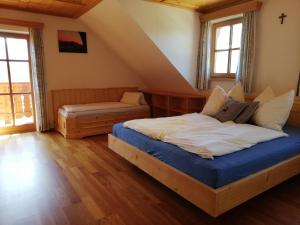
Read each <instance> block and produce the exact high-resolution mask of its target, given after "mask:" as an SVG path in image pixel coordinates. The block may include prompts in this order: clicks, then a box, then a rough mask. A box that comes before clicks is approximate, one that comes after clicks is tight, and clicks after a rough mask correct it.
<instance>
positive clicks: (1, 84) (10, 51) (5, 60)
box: [0, 33, 35, 133]
mask: <svg viewBox="0 0 300 225" xmlns="http://www.w3.org/2000/svg"><path fill="white" fill-rule="evenodd" d="M34 121H35V120H34V110H33V94H32V85H31V71H30V57H29V51H28V36H27V35H23V34H9V33H0V133H5V132H6V131H7V130H9V129H10V130H12V128H20V129H19V130H17V129H14V130H15V131H16V132H17V131H21V130H22V131H25V130H30V129H34Z"/></svg>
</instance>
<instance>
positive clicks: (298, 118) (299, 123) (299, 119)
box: [288, 96, 300, 127]
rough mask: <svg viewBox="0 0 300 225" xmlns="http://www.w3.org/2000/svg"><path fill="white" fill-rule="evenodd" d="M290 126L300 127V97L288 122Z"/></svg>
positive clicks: (296, 99)
mask: <svg viewBox="0 0 300 225" xmlns="http://www.w3.org/2000/svg"><path fill="white" fill-rule="evenodd" d="M288 124H289V125H291V126H294V127H300V97H299V96H298V97H296V98H295V102H294V105H293V108H292V111H291V114H290V117H289V120H288Z"/></svg>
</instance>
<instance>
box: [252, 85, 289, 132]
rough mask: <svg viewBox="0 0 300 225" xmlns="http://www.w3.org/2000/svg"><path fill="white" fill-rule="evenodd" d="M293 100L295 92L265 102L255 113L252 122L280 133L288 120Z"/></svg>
mask: <svg viewBox="0 0 300 225" xmlns="http://www.w3.org/2000/svg"><path fill="white" fill-rule="evenodd" d="M294 98H295V91H294V90H291V91H289V92H287V93H285V94H283V95H280V96H278V97H276V98H273V99H271V100H270V101H267V102H265V103H264V104H262V105H261V106H260V107H259V108H258V109H257V111H256V112H255V114H254V117H253V120H254V122H255V123H256V124H257V125H258V126H261V127H265V128H270V129H273V130H279V131H281V130H282V127H283V126H284V125H285V123H286V121H287V120H288V118H289V115H290V112H291V109H292V107H293V104H294Z"/></svg>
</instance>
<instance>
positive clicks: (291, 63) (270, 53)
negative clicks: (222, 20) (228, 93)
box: [254, 0, 300, 93]
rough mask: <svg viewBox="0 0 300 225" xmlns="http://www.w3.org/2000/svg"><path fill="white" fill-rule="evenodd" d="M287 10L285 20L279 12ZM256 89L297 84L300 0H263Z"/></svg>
mask: <svg viewBox="0 0 300 225" xmlns="http://www.w3.org/2000/svg"><path fill="white" fill-rule="evenodd" d="M282 12H284V13H285V14H287V18H286V19H285V22H284V24H282V25H281V24H280V21H279V19H278V16H279V15H280V14H281V13H282ZM257 24H258V27H257V48H256V53H257V54H256V64H255V68H256V69H255V72H254V76H255V77H254V78H255V79H254V91H261V90H262V89H264V88H265V87H266V86H271V87H272V88H273V89H274V91H275V92H277V93H282V92H285V91H287V90H289V89H291V88H296V84H297V79H298V74H299V72H300V1H299V0H284V1H283V0H263V7H262V10H261V12H260V13H259V16H258V23H257Z"/></svg>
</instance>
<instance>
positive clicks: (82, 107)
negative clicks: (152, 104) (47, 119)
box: [62, 102, 133, 113]
mask: <svg viewBox="0 0 300 225" xmlns="http://www.w3.org/2000/svg"><path fill="white" fill-rule="evenodd" d="M132 106H133V105H130V104H126V103H122V102H99V103H89V104H76V105H64V106H63V107H62V108H63V109H64V110H65V111H66V112H68V113H69V112H85V111H92V110H103V109H113V108H127V107H132Z"/></svg>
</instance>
